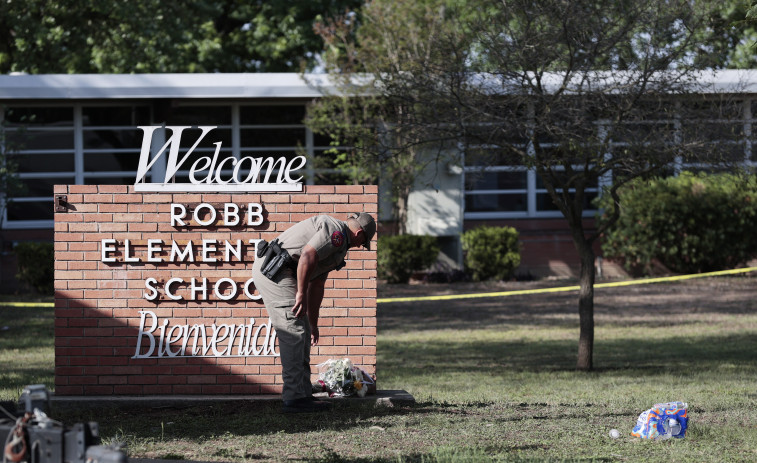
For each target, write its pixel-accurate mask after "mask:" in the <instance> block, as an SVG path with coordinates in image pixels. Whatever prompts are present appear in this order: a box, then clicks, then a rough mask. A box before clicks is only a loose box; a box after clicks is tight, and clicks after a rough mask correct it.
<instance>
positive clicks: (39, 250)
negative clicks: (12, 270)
mask: <svg viewBox="0 0 757 463" xmlns="http://www.w3.org/2000/svg"><path fill="white" fill-rule="evenodd" d="M13 251H14V252H15V253H16V256H17V258H18V273H17V274H16V278H17V279H18V280H19V281H20V282H22V283H25V284H26V285H28V286H29V287H31V288H33V289H34V290H35V291H37V292H38V293H40V294H46V295H52V294H53V292H54V289H53V286H54V281H55V272H54V266H55V264H54V256H55V252H54V250H53V244H52V243H34V242H25V243H19V244H18V245H16V247H15V248H14V249H13Z"/></svg>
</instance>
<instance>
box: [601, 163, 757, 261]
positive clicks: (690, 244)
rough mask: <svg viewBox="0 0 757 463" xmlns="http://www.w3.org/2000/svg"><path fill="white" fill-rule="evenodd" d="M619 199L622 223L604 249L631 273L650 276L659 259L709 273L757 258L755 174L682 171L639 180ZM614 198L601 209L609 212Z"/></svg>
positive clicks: (604, 201)
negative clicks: (654, 263) (748, 175)
mask: <svg viewBox="0 0 757 463" xmlns="http://www.w3.org/2000/svg"><path fill="white" fill-rule="evenodd" d="M620 198H621V201H620V205H621V206H620V207H621V214H620V219H619V220H618V222H617V223H616V224H615V225H614V226H613V227H612V228H611V229H610V230H608V232H607V233H606V234H605V236H604V240H603V243H602V251H603V252H604V254H605V256H607V257H610V258H617V259H620V260H622V261H623V262H624V265H625V266H626V268H627V269H628V270H629V271H631V272H632V273H636V274H639V273H642V274H643V273H649V271H650V269H651V264H652V263H653V261H654V260H657V261H659V262H660V263H661V264H662V265H664V266H665V267H667V268H668V269H670V270H672V271H674V272H679V273H699V272H708V271H714V270H721V269H725V268H732V267H734V266H737V265H740V264H742V263H744V262H746V261H748V260H749V259H750V258H752V257H754V256H755V255H757V235H756V234H755V229H757V181H755V177H754V176H751V177H749V178H745V177H743V176H737V175H732V174H714V175H706V174H692V173H682V174H681V175H680V176H678V177H670V178H662V179H661V178H656V179H652V180H641V179H639V180H637V181H634V182H631V183H630V184H629V185H628V186H627V187H626V188H624V189H622V190H621V191H620ZM609 200H610V199H609V198H607V197H605V198H603V199H602V200H600V201H599V206H600V207H603V208H606V207H607V206H609V203H608V202H607V201H609ZM604 220H607V217H605V216H600V217H599V222H600V223H602V222H603V221H604Z"/></svg>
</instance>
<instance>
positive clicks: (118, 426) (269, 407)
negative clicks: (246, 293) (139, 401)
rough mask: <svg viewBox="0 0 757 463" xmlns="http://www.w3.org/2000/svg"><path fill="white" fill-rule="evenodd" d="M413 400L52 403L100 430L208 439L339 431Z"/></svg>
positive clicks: (60, 415)
mask: <svg viewBox="0 0 757 463" xmlns="http://www.w3.org/2000/svg"><path fill="white" fill-rule="evenodd" d="M412 410H414V407H412V406H404V407H401V406H395V407H391V408H388V407H376V406H375V405H374V404H372V403H371V404H367V403H356V402H352V403H350V402H349V399H344V402H343V403H340V402H339V401H337V402H336V404H335V407H334V408H333V409H332V410H331V411H328V412H324V413H304V414H284V413H282V412H281V402H279V401H250V402H245V403H238V402H219V403H214V404H206V405H191V406H171V407H155V408H151V407H149V406H145V405H124V406H119V407H116V406H113V407H96V408H95V407H87V406H82V407H76V406H72V405H71V404H61V403H58V404H56V407H55V418H56V419H57V420H61V421H64V422H66V423H74V422H85V421H98V422H99V425H100V430H101V435H103V436H116V439H118V438H119V436H122V437H126V438H128V437H129V436H133V437H135V438H138V439H154V440H156V441H165V440H169V439H173V438H181V439H205V438H207V439H212V438H217V437H222V436H228V435H238V436H249V435H271V434H279V433H285V434H297V433H312V432H322V431H334V432H342V431H346V430H349V429H353V428H355V427H365V420H368V419H370V418H375V417H379V416H387V415H404V414H407V413H411V412H412Z"/></svg>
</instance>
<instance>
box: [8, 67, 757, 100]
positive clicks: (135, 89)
mask: <svg viewBox="0 0 757 463" xmlns="http://www.w3.org/2000/svg"><path fill="white" fill-rule="evenodd" d="M597 74H598V75H602V77H601V78H600V81H601V80H604V82H605V84H611V83H612V81H613V80H614V79H621V80H622V73H610V72H603V73H597ZM359 79H360V80H361V81H362V82H358V83H363V84H364V83H366V82H368V80H366V79H365V77H362V78H359ZM473 79H474V80H478V81H479V82H480V83H481V84H483V85H487V86H490V88H491V90H492V92H493V94H498V93H501V92H502V91H503V90H502V88H503V87H502V85H501V84H502V82H501V81H500V80H499V77H498V76H496V75H492V74H490V75H478V76H474V77H473ZM561 79H562V76H561V75H559V74H554V75H548V76H545V82H546V83H547V85H548V86H549V85H556V83H559V82H560V81H561ZM306 80H307V81H306ZM697 82H698V84H699V85H700V86H701V90H700V91H701V92H702V93H736V94H757V70H722V71H703V72H701V73H700V74H699V78H698V79H697ZM336 91H337V89H336V87H335V86H334V85H333V83H332V82H331V81H330V79H329V76H328V75H327V74H306V75H304V76H303V75H302V74H297V73H231V74H221V73H217V74H11V75H0V101H3V100H52V99H156V98H186V99H211V98H212V99H255V98H281V99H287V98H318V97H321V96H323V95H324V94H327V93H334V92H336Z"/></svg>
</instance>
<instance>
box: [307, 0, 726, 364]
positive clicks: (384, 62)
mask: <svg viewBox="0 0 757 463" xmlns="http://www.w3.org/2000/svg"><path fill="white" fill-rule="evenodd" d="M720 7H721V5H719V4H715V3H713V2H708V1H706V0H698V1H696V2H691V1H689V0H619V1H614V2H601V1H598V0H572V1H564V0H543V1H539V2H534V1H533V0H499V1H495V0H468V1H458V0H424V1H410V0H373V1H371V2H370V3H368V4H366V6H365V7H364V8H363V9H362V10H361V13H362V15H361V18H360V25H359V27H355V26H354V24H355V18H347V17H342V18H336V19H333V20H331V21H329V22H327V23H325V26H324V27H323V28H322V31H321V35H322V36H324V38H325V42H326V44H327V46H328V48H327V53H326V54H324V57H325V58H326V62H327V65H328V67H329V69H330V70H331V72H332V74H333V78H334V79H335V80H336V81H337V82H341V84H342V86H341V88H342V94H341V95H334V96H333V97H332V98H330V99H329V98H327V99H324V100H322V101H321V102H320V103H319V104H318V105H316V106H315V107H314V109H313V111H312V114H316V115H317V120H328V121H331V125H332V127H336V128H337V129H336V130H331V131H330V133H331V134H332V136H335V137H346V139H345V140H342V141H343V142H344V144H345V145H347V146H352V147H355V149H354V153H353V156H354V158H353V159H354V160H355V161H354V162H355V163H356V164H360V165H363V166H377V168H380V169H384V170H385V171H386V169H389V171H388V172H387V173H386V175H387V176H388V177H389V178H391V179H392V182H393V184H394V183H400V184H402V185H403V188H404V190H402V188H398V190H401V191H399V193H398V194H397V196H398V197H399V199H400V204H401V203H402V199H403V198H402V194H404V193H407V192H408V191H409V188H408V187H407V185H410V186H412V180H413V175H414V174H417V172H418V169H419V166H422V165H423V162H424V160H428V159H429V155H428V152H429V151H431V152H435V153H437V156H436V160H437V162H438V160H439V159H440V156H441V155H444V154H446V155H449V154H450V153H452V154H454V153H455V152H459V153H461V154H463V155H464V156H465V165H466V166H477V165H478V166H482V167H484V166H487V165H493V164H494V165H499V166H502V165H504V166H526V167H528V168H530V169H533V170H535V171H536V173H537V174H538V176H539V178H540V180H541V182H542V184H543V186H544V188H545V189H546V190H547V192H548V194H549V196H550V198H551V199H552V201H553V202H554V204H555V205H556V206H557V208H558V209H559V210H560V211H561V212H562V214H563V215H564V217H565V218H566V219H567V222H568V224H569V225H570V228H571V232H572V237H573V241H574V244H575V246H576V248H577V250H578V253H579V256H580V258H581V271H580V276H581V278H580V281H581V290H580V291H579V315H580V321H581V333H580V339H579V355H578V362H577V367H578V368H579V369H583V370H589V369H591V368H592V352H593V332H594V331H593V330H594V322H593V285H594V277H595V274H594V272H595V269H594V259H595V255H594V251H593V243H594V242H595V241H596V239H597V238H598V237H599V236H600V235H601V233H602V231H603V228H604V227H608V226H610V225H611V224H612V223H614V221H615V220H616V219H617V213H618V209H617V207H618V201H619V196H618V194H617V192H618V189H619V188H621V187H622V185H623V184H625V183H626V182H628V181H631V180H632V179H634V178H637V177H639V176H644V175H648V174H650V173H652V172H656V171H659V170H661V169H664V168H666V167H669V166H671V165H673V164H674V163H676V162H681V160H685V159H687V158H689V157H691V158H694V157H697V159H698V160H700V161H704V162H709V161H712V160H714V159H712V158H710V157H708V156H710V155H714V157H717V156H718V155H719V154H718V153H717V152H714V151H713V150H708V149H707V146H706V144H704V143H703V142H702V140H701V134H702V133H703V131H701V130H700V129H701V127H700V126H699V125H698V121H700V122H701V121H703V120H704V119H703V118H702V116H701V113H698V111H701V106H700V105H701V104H704V103H703V102H702V101H694V100H692V98H694V97H695V95H701V94H702V93H703V92H702V91H703V90H706V89H703V88H702V86H701V85H700V83H699V80H698V77H699V75H698V71H700V70H702V69H707V68H712V67H713V63H714V60H715V61H716V58H717V51H719V50H720V49H718V48H717V47H715V46H713V45H712V44H710V43H709V42H707V41H706V40H707V39H708V38H709V37H712V34H713V31H714V29H713V27H712V24H713V23H712V19H713V18H714V17H717V16H718V15H719V14H720V13H719V12H720V11H721V9H720ZM361 74H367V75H368V76H370V79H369V80H368V81H363V82H366V85H365V86H360V85H359V83H360V80H359V79H356V76H358V75H361ZM735 90H736V89H735ZM704 93H706V92H704ZM345 95H352V98H348V97H345ZM687 96H688V99H687V98H686V97H687ZM711 104H713V103H712V102H708V103H706V105H711ZM717 104H721V105H723V108H724V109H723V110H722V111H721V112H722V113H727V112H728V109H727V108H728V107H729V105H728V102H726V101H722V102H719V103H717ZM739 114H740V113H738V114H736V118H738V117H740V116H739ZM676 120H678V121H684V122H683V123H676V122H675V121H676ZM364 127H369V128H371V130H366V129H364ZM316 129H319V130H325V131H327V132H328V131H329V127H328V126H326V125H322V126H320V127H318V126H316ZM351 137H352V138H351ZM432 158H433V156H432ZM467 175H469V174H468V173H466V176H467ZM600 178H605V179H610V180H611V181H609V182H605V184H607V185H609V186H608V189H607V191H606V192H605V194H607V195H609V196H610V197H612V198H613V199H615V201H612V202H610V205H611V206H614V209H612V210H610V211H609V215H608V220H607V221H606V222H603V223H602V225H601V226H600V228H599V229H598V230H592V229H587V228H585V221H584V212H585V211H586V210H587V209H589V208H591V207H590V195H589V194H588V192H589V190H591V189H592V188H596V187H597V184H598V180H599V179H600ZM395 188H397V187H396V186H395ZM398 219H399V220H402V217H398ZM400 225H401V224H400Z"/></svg>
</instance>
